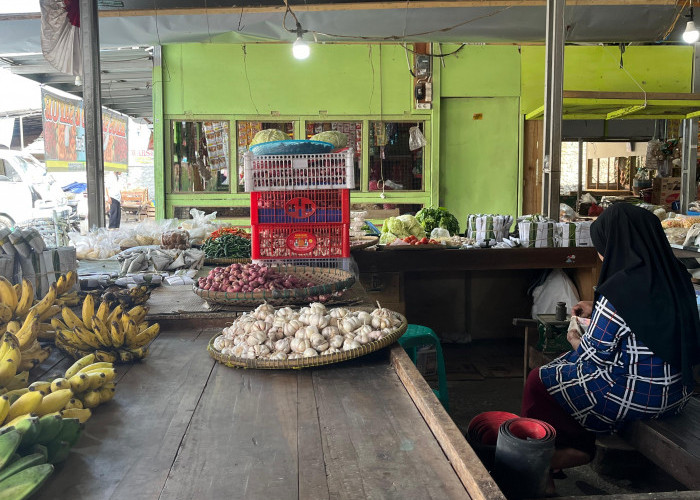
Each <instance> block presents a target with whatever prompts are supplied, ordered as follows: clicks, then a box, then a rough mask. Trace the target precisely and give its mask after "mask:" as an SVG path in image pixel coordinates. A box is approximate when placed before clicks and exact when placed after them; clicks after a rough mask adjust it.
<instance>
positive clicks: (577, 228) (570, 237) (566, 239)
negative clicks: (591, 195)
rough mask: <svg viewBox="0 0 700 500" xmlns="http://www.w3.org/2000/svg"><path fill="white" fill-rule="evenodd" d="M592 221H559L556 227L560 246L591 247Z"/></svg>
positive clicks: (557, 241)
mask: <svg viewBox="0 0 700 500" xmlns="http://www.w3.org/2000/svg"><path fill="white" fill-rule="evenodd" d="M591 224H592V221H581V222H558V223H557V227H556V235H555V238H556V243H557V246H560V247H590V246H593V242H592V241H591Z"/></svg>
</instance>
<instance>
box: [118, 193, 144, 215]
mask: <svg viewBox="0 0 700 500" xmlns="http://www.w3.org/2000/svg"><path fill="white" fill-rule="evenodd" d="M121 196H122V201H121V208H122V210H124V212H125V213H127V214H133V215H135V220H139V219H140V218H141V216H142V215H143V214H144V213H146V210H147V209H148V207H149V205H150V202H149V201H148V189H133V190H130V191H122V192H121Z"/></svg>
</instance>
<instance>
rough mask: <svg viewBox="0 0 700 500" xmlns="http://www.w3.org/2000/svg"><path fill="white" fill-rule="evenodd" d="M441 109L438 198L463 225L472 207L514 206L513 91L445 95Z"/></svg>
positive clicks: (513, 209)
mask: <svg viewBox="0 0 700 500" xmlns="http://www.w3.org/2000/svg"><path fill="white" fill-rule="evenodd" d="M440 104H441V111H440V115H441V118H440V204H441V206H444V207H445V208H447V209H448V210H450V211H451V212H452V213H453V214H455V216H456V217H457V219H458V220H459V224H460V229H461V230H462V231H464V224H465V222H466V220H467V215H468V214H472V213H493V214H510V215H513V216H515V215H516V214H517V209H518V189H519V185H518V183H519V179H518V171H519V168H518V162H519V159H518V138H519V131H518V127H519V123H520V120H519V115H518V113H519V110H518V106H519V102H518V98H517V97H493V98H481V97H479V98H448V99H443V100H442V101H441V103H440Z"/></svg>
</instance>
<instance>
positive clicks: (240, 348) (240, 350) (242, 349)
mask: <svg viewBox="0 0 700 500" xmlns="http://www.w3.org/2000/svg"><path fill="white" fill-rule="evenodd" d="M247 352H248V346H247V345H245V344H239V345H237V346H236V347H234V348H233V349H232V351H231V354H232V355H234V356H236V357H237V358H242V357H243V354H245V353H247Z"/></svg>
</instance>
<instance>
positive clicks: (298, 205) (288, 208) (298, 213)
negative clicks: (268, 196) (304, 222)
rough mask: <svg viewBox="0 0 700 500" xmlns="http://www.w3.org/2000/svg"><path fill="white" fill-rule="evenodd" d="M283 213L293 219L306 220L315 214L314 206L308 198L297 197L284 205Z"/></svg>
mask: <svg viewBox="0 0 700 500" xmlns="http://www.w3.org/2000/svg"><path fill="white" fill-rule="evenodd" d="M284 211H285V212H286V214H287V215H288V216H290V217H292V218H294V219H306V218H309V217H311V216H312V215H313V214H314V213H315V212H316V204H315V203H314V202H313V201H311V200H310V199H309V198H306V197H302V196H298V197H296V198H292V199H291V200H289V201H288V202H287V203H285V205H284Z"/></svg>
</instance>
